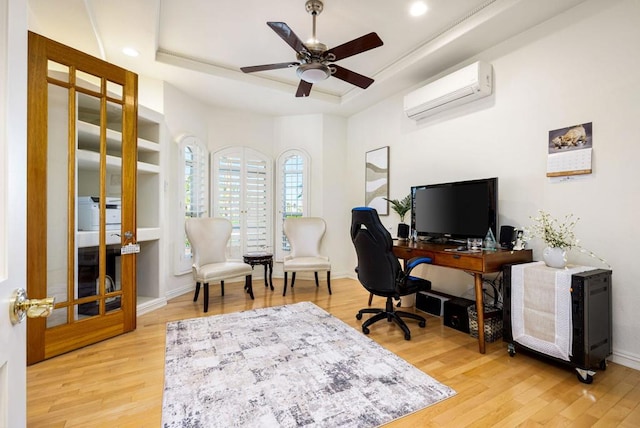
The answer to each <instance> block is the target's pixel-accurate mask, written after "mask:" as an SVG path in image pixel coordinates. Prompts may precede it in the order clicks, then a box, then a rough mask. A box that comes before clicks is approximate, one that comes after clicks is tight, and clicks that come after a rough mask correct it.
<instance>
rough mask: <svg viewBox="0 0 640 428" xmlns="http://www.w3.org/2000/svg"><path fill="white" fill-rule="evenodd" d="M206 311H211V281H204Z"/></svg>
mask: <svg viewBox="0 0 640 428" xmlns="http://www.w3.org/2000/svg"><path fill="white" fill-rule="evenodd" d="M204 311H205V312H208V311H209V283H208V282H205V283H204Z"/></svg>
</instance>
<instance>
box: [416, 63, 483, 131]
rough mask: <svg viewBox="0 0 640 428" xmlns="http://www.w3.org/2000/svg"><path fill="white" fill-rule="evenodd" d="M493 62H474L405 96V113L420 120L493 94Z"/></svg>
mask: <svg viewBox="0 0 640 428" xmlns="http://www.w3.org/2000/svg"><path fill="white" fill-rule="evenodd" d="M492 75H493V73H492V69H491V64H487V63H485V62H482V61H478V62H475V63H473V64H471V65H468V66H466V67H464V68H461V69H460V70H457V71H454V72H453V73H451V74H448V75H446V76H444V77H441V78H440V79H438V80H435V81H433V82H431V83H429V84H427V85H425V86H423V87H422V88H420V89H417V90H415V91H413V92H411V93H409V94H407V95H405V97H404V112H405V113H406V115H407V116H408V117H409V118H411V119H414V120H419V119H422V118H425V117H427V116H430V115H432V114H435V113H438V112H440V111H442V110H445V109H448V108H451V107H454V106H459V105H461V104H465V103H468V102H471V101H474V100H477V99H479V98H483V97H486V96H488V95H491V88H492V86H493V85H492V83H493V79H492Z"/></svg>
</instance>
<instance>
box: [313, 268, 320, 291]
mask: <svg viewBox="0 0 640 428" xmlns="http://www.w3.org/2000/svg"><path fill="white" fill-rule="evenodd" d="M313 276H314V278H315V279H316V288H317V287H320V282H319V281H318V272H314V273H313Z"/></svg>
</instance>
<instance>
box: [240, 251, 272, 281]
mask: <svg viewBox="0 0 640 428" xmlns="http://www.w3.org/2000/svg"><path fill="white" fill-rule="evenodd" d="M242 259H243V260H244V262H245V263H247V264H250V265H251V269H253V267H254V266H255V265H264V286H265V287H269V286H270V287H271V290H273V280H272V275H273V254H271V253H265V252H255V253H247V254H245V255H243V256H242ZM267 271H269V281H268V282H267Z"/></svg>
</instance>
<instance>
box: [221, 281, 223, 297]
mask: <svg viewBox="0 0 640 428" xmlns="http://www.w3.org/2000/svg"><path fill="white" fill-rule="evenodd" d="M220 292H221V293H222V294H220V295H221V296H223V297H224V281H220Z"/></svg>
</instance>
